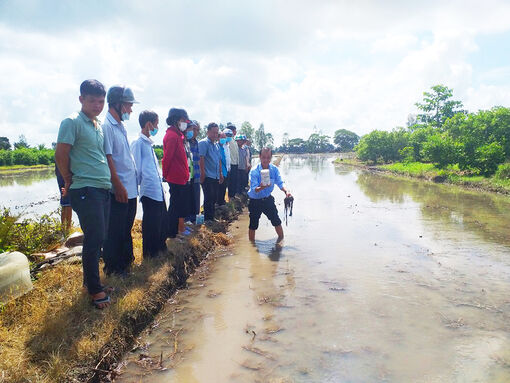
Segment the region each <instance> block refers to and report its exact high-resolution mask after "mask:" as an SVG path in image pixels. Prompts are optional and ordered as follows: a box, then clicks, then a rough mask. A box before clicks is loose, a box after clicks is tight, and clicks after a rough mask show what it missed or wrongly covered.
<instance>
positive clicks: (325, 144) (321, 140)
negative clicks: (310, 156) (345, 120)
mask: <svg viewBox="0 0 510 383" xmlns="http://www.w3.org/2000/svg"><path fill="white" fill-rule="evenodd" d="M306 146H307V151H308V152H310V153H325V152H329V151H333V149H334V146H333V145H331V143H330V142H329V136H327V135H324V134H320V133H312V134H311V135H310V137H308V140H307V142H306Z"/></svg>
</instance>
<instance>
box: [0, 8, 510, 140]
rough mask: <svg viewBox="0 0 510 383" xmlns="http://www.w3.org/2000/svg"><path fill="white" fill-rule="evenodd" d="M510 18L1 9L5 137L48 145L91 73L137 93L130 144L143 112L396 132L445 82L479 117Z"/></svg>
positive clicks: (509, 76)
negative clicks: (172, 109)
mask: <svg viewBox="0 0 510 383" xmlns="http://www.w3.org/2000/svg"><path fill="white" fill-rule="evenodd" d="M508 20H510V1H496V0H494V1H491V0H489V1H484V2H480V1H448V2H444V1H429V2H427V3H426V4H425V3H424V2H422V1H384V2H381V1H368V0H364V1H363V0H362V1H357V2H352V1H340V0H335V1H333V0H331V1H328V0H322V1H314V2H312V1H303V0H294V1H290V0H289V1H277V0H275V1H263V0H260V1H231V0H222V1H152V0H144V1H130V0H126V1H106V0H105V1H86V2H77V1H52V0H46V1H43V0H30V1H29V0H17V1H14V0H3V1H0V51H1V52H2V54H1V55H0V73H1V74H2V82H1V86H0V132H1V133H0V135H2V136H7V137H9V139H10V140H11V142H12V141H15V140H17V138H18V136H19V135H20V134H24V135H25V136H26V137H27V139H28V141H29V143H30V144H37V143H41V142H42V143H46V144H48V145H49V144H50V143H51V142H53V141H55V139H56V134H57V131H58V126H59V124H60V121H61V120H62V119H63V118H65V117H66V116H68V115H69V114H71V113H72V112H73V111H75V110H78V109H79V103H78V89H79V84H80V83H81V81H82V80H84V79H86V78H96V79H98V80H100V81H101V82H103V83H104V84H105V86H107V87H109V86H111V85H114V84H116V83H123V84H126V85H128V86H131V87H132V88H133V89H134V91H135V96H136V97H137V98H138V99H139V100H140V101H141V104H138V105H136V106H135V109H134V115H133V118H132V119H131V120H130V121H129V122H128V124H127V128H128V132H129V136H130V138H131V139H134V138H135V137H136V136H137V134H138V131H139V127H138V126H137V123H136V121H137V118H136V117H137V116H138V113H139V112H140V111H142V110H144V109H154V110H155V111H156V112H158V114H160V117H163V118H161V119H160V120H161V121H162V122H163V121H164V117H166V114H167V113H168V109H169V108H170V107H184V108H186V109H187V110H188V113H189V114H190V116H191V117H192V118H194V119H197V120H199V121H201V122H202V123H203V124H204V123H208V122H211V121H216V122H227V121H232V122H235V123H237V124H239V125H240V124H241V123H242V122H243V121H245V120H246V121H250V122H251V123H252V125H253V126H255V127H257V126H258V125H259V124H260V123H261V122H263V123H264V125H265V127H266V130H267V131H270V132H272V133H273V135H274V136H275V137H276V140H277V143H279V141H280V139H281V137H282V135H283V133H284V132H288V133H289V135H290V137H291V138H293V137H302V138H307V137H308V136H309V135H310V133H311V132H312V130H313V127H314V126H317V128H318V129H320V130H321V131H322V132H324V133H326V134H330V135H332V134H333V132H334V131H335V130H336V129H339V128H345V129H349V130H352V131H355V132H356V133H358V134H360V135H362V134H365V133H368V132H369V131H371V130H373V129H384V130H390V129H392V128H394V127H396V126H402V125H404V124H405V122H406V121H407V117H408V115H409V114H413V113H416V108H415V106H414V103H415V102H417V101H419V100H420V99H421V95H422V92H423V91H425V90H427V89H428V88H429V87H430V86H432V85H435V84H439V83H441V84H444V85H447V86H449V87H451V88H453V89H454V96H455V98H456V99H459V100H461V101H463V102H464V105H465V107H466V108H467V109H468V110H470V111H476V110H478V109H485V108H490V107H491V106H494V105H504V106H510V60H509V59H510V50H508V47H509V46H510V23H508ZM163 125H164V124H163V123H160V128H162V127H163ZM162 131H164V129H163V130H162ZM162 136H163V134H160V135H158V136H157V137H156V142H158V143H160V142H161V141H162Z"/></svg>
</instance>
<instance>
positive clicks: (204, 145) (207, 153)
mask: <svg viewBox="0 0 510 383" xmlns="http://www.w3.org/2000/svg"><path fill="white" fill-rule="evenodd" d="M218 130H219V128H218V124H216V123H214V122H211V123H210V124H209V125H207V138H204V139H203V140H201V141H200V142H199V143H198V150H199V152H200V183H201V184H202V190H203V191H204V219H205V220H206V221H213V220H214V204H215V202H216V199H217V196H218V186H219V184H221V183H223V174H222V172H221V157H220V147H219V146H218V143H217V142H216V141H218Z"/></svg>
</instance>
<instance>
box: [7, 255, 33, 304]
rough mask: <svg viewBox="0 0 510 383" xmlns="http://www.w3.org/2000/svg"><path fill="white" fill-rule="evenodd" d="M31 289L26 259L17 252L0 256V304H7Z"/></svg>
mask: <svg viewBox="0 0 510 383" xmlns="http://www.w3.org/2000/svg"><path fill="white" fill-rule="evenodd" d="M32 288H33V286H32V280H31V279H30V266H29V263H28V259H27V257H26V256H25V255H24V254H22V253H20V252H17V251H14V252H11V253H3V254H0V303H2V304H4V303H7V302H9V301H10V300H11V299H15V298H17V297H19V296H21V295H23V294H26V293H27V292H28V291H30V290H32Z"/></svg>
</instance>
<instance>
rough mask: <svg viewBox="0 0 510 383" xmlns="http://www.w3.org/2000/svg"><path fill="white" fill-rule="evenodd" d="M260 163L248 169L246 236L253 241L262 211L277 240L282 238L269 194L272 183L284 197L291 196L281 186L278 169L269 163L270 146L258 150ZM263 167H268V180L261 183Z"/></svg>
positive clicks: (281, 229)
mask: <svg viewBox="0 0 510 383" xmlns="http://www.w3.org/2000/svg"><path fill="white" fill-rule="evenodd" d="M259 157H260V164H258V165H257V167H255V168H254V169H252V170H251V171H250V190H249V191H248V196H249V197H250V202H249V204H248V210H249V211H250V227H249V230H248V238H249V239H250V241H255V230H257V229H258V227H259V220H260V216H261V215H262V213H264V214H265V215H266V217H267V218H268V219H269V220H270V221H271V224H272V225H273V226H274V228H275V230H276V234H278V241H281V240H282V239H283V228H282V221H281V220H280V217H278V210H277V209H276V205H275V203H274V197H273V196H272V195H271V193H272V192H273V189H274V185H277V186H278V187H279V188H280V190H281V191H283V192H284V193H285V196H286V197H291V194H290V192H289V191H288V190H287V189H286V188H285V187H284V186H283V181H282V178H281V176H280V171H279V170H278V168H277V167H276V166H274V165H273V164H272V163H271V157H272V151H271V148H268V147H264V148H262V149H261V150H260V154H259ZM263 169H269V179H270V182H269V183H267V184H263V183H262V175H261V172H262V170H263Z"/></svg>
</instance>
